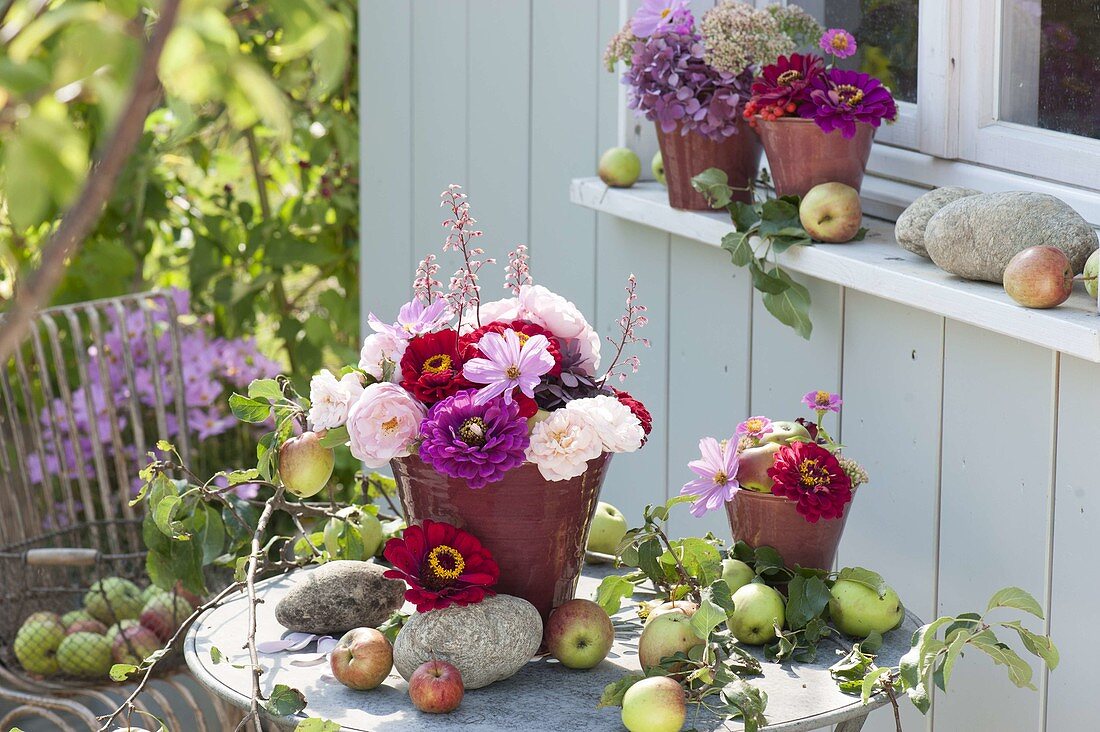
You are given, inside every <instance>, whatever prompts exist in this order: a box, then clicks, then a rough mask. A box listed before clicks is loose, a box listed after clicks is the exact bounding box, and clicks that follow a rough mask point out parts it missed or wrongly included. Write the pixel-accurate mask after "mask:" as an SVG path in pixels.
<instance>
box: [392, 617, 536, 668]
mask: <svg viewBox="0 0 1100 732" xmlns="http://www.w3.org/2000/svg"><path fill="white" fill-rule="evenodd" d="M541 642H542V618H541V617H539V612H538V610H536V609H535V606H534V605H532V604H531V603H529V602H527V601H526V600H523V599H521V598H518V597H512V596H511V595H496V596H494V597H488V598H486V599H484V600H482V601H481V602H479V603H477V604H476V605H467V606H466V607H457V606H451V607H448V608H444V609H442V610H432V611H430V612H426V613H417V614H416V615H413V616H412V617H411V618H409V621H408V622H407V623H406V624H405V627H404V628H402V629H401V632H400V633H399V634H398V636H397V642H396V643H394V644H393V665H394V667H395V668H396V669H397V672H398V673H400V674H401V675H402V676H403V677H405V679H408V678H409V677H410V676H412V673H413V671H415V670H416V669H417V667H418V666H420V664H422V663H424V662H425V661H429V660H431V659H432V658H439V659H442V660H444V661H447V662H448V663H451V664H453V665H454V666H455V668H457V669H458V670H459V671H461V672H462V683H463V685H465V687H466V688H467V689H479V688H481V687H482V686H488V685H489V684H491V683H493V682H494V681H501V680H502V679H506V678H508V677H509V676H512V675H513V674H515V673H516V672H517V671H519V670H520V669H521V668H523V666H524V665H525V664H526V663H527V662H528V661H530V660H531V657H532V656H533V655H535V652H536V651H538V649H539V644H540V643H541Z"/></svg>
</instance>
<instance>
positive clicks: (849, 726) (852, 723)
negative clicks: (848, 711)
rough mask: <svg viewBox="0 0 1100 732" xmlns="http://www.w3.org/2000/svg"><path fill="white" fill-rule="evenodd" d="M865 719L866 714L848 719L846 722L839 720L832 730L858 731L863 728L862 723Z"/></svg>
mask: <svg viewBox="0 0 1100 732" xmlns="http://www.w3.org/2000/svg"><path fill="white" fill-rule="evenodd" d="M866 721H867V715H866V714H865V715H863V716H862V717H860V718H859V719H849V720H848V721H847V722H841V723H840V724H838V725H837V726H836V730H834V732H859V731H860V730H861V729H863V725H864V723H865V722H866Z"/></svg>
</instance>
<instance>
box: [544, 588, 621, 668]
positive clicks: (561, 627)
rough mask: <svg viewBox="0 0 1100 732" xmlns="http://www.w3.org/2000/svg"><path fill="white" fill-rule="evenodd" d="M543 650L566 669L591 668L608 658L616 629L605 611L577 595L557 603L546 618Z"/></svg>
mask: <svg viewBox="0 0 1100 732" xmlns="http://www.w3.org/2000/svg"><path fill="white" fill-rule="evenodd" d="M543 637H544V639H545V640H546V650H548V651H549V652H550V655H551V656H553V657H554V658H556V659H558V660H559V661H561V663H562V665H563V666H566V667H568V668H581V669H584V668H593V667H594V666H598V665H599V663H600V661H602V660H604V659H605V658H607V654H608V652H610V651H611V644H612V643H614V642H615V629H614V628H613V627H612V626H611V618H609V617H608V615H607V612H606V611H605V610H604V609H603V608H602V607H600V606H599V605H597V604H596V603H594V602H592V601H591V600H582V599H580V598H576V599H573V600H570V601H569V602H566V603H564V604H562V605H559V606H558V607H557V608H555V609H554V612H552V613H550V619H549V620H547V621H546V632H545V634H544V636H543Z"/></svg>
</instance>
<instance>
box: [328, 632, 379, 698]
mask: <svg viewBox="0 0 1100 732" xmlns="http://www.w3.org/2000/svg"><path fill="white" fill-rule="evenodd" d="M328 660H329V665H330V666H331V667H332V675H333V676H335V677H336V680H337V681H339V682H340V683H341V684H343V685H344V686H346V687H348V688H349V689H358V690H359V691H366V690H367V689H374V688H375V687H377V686H380V685H381V684H382V682H383V681H385V680H386V677H387V676H389V674H390V669H392V668H393V646H391V645H390V642H389V641H388V640H386V636H384V635H382V633H380V632H379V631H377V630H375V629H374V628H353V629H352V630H349V631H348V632H347V633H344V637H343V638H341V639H340V642H339V643H338V644H336V647H335V648H333V649H332V653H330V654H329V659H328Z"/></svg>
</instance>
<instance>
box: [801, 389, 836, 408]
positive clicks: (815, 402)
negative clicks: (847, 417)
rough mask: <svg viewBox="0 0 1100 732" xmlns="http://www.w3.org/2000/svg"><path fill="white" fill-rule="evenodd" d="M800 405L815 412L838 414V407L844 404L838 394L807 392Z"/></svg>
mask: <svg viewBox="0 0 1100 732" xmlns="http://www.w3.org/2000/svg"><path fill="white" fill-rule="evenodd" d="M802 403H803V404H805V405H806V406H807V407H809V408H810V409H812V410H814V411H815V412H835V413H837V414H839V413H840V405H841V404H843V403H844V400H843V399H841V398H840V394H833V393H832V392H828V391H809V392H806V396H804V397H802Z"/></svg>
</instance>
